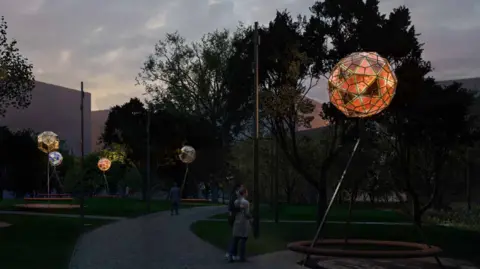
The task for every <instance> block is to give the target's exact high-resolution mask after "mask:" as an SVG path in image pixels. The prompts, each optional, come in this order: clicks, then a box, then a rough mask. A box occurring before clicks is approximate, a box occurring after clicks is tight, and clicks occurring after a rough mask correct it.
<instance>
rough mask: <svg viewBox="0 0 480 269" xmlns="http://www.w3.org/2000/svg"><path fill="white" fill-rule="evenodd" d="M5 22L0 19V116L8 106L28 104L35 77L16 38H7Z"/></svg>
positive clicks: (21, 106) (19, 106)
mask: <svg viewBox="0 0 480 269" xmlns="http://www.w3.org/2000/svg"><path fill="white" fill-rule="evenodd" d="M7 28H8V26H7V22H6V21H5V18H4V17H1V19H0V116H5V113H6V110H7V108H9V107H14V108H20V109H21V108H26V107H28V106H29V105H30V100H31V94H32V90H33V88H34V87H35V78H34V75H33V72H32V69H33V65H32V64H30V63H29V62H28V59H27V58H25V57H24V56H22V55H21V54H20V52H19V49H18V48H17V41H16V40H8V37H7Z"/></svg>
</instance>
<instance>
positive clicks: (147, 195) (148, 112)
mask: <svg viewBox="0 0 480 269" xmlns="http://www.w3.org/2000/svg"><path fill="white" fill-rule="evenodd" d="M132 114H133V115H139V114H141V112H133V113H132ZM151 114H152V105H151V103H147V110H146V120H147V124H146V128H145V133H146V135H147V139H146V140H147V141H146V155H145V157H146V165H145V166H146V168H145V176H146V184H145V185H146V186H145V188H146V190H145V200H146V202H147V212H150V211H151V201H150V200H151V199H150V198H151V197H150V196H151V193H150V181H151V180H150V178H151V173H150V170H151V161H150V158H151V156H150V155H151V154H150V153H151V147H150V126H151Z"/></svg>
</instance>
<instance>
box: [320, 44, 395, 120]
mask: <svg viewBox="0 0 480 269" xmlns="http://www.w3.org/2000/svg"><path fill="white" fill-rule="evenodd" d="M396 88H397V78H396V76H395V73H394V72H393V70H392V67H391V66H390V64H389V62H388V61H387V60H386V59H385V58H383V57H381V56H380V55H378V53H376V52H355V53H352V54H350V55H348V56H347V57H345V58H343V59H342V60H340V62H338V64H337V65H336V66H335V67H334V68H333V70H332V72H331V74H330V78H329V79H328V93H329V96H330V102H332V104H333V105H334V106H335V107H337V108H338V109H339V110H340V111H341V112H342V113H343V114H345V115H346V116H347V117H357V118H365V117H369V116H372V115H375V114H378V113H380V112H382V111H383V110H384V109H385V108H387V107H388V106H389V105H390V103H391V102H392V99H393V97H394V95H395V90H396Z"/></svg>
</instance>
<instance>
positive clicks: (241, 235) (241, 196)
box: [228, 187, 252, 262]
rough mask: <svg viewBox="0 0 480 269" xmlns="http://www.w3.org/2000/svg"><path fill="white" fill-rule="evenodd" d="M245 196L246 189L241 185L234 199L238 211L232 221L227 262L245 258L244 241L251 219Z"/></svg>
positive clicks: (248, 204) (246, 194) (246, 193)
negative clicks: (230, 242)
mask: <svg viewBox="0 0 480 269" xmlns="http://www.w3.org/2000/svg"><path fill="white" fill-rule="evenodd" d="M247 197H248V191H247V189H246V188H245V187H241V188H240V189H239V190H238V197H237V199H236V200H235V207H236V208H238V212H237V213H236V214H235V220H234V222H233V229H232V237H233V238H232V244H231V245H230V250H229V258H228V261H229V262H234V261H240V262H244V261H245V260H246V259H245V251H246V243H247V240H248V235H249V234H250V222H251V220H252V216H251V214H250V203H249V202H248V200H247ZM237 254H238V256H237Z"/></svg>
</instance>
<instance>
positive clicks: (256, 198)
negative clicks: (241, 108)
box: [253, 22, 260, 238]
mask: <svg viewBox="0 0 480 269" xmlns="http://www.w3.org/2000/svg"><path fill="white" fill-rule="evenodd" d="M254 27H255V28H254V32H253V51H254V52H253V55H254V90H255V124H254V132H253V133H254V138H253V236H254V237H255V238H258V237H259V233H260V219H259V218H260V193H259V192H260V186H259V182H258V169H259V162H258V161H259V160H258V139H259V137H260V125H259V89H258V81H259V79H258V77H259V76H258V45H259V43H260V42H259V36H258V22H255V26H254Z"/></svg>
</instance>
